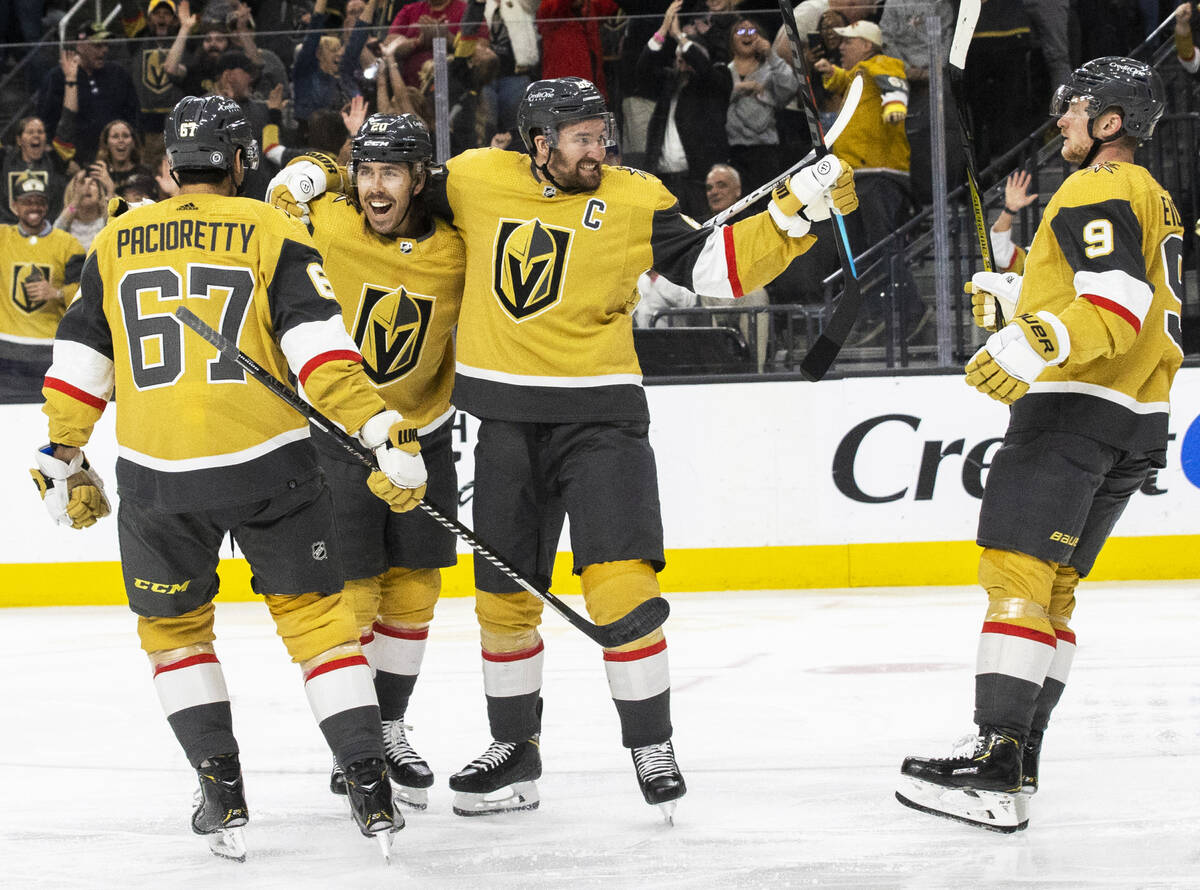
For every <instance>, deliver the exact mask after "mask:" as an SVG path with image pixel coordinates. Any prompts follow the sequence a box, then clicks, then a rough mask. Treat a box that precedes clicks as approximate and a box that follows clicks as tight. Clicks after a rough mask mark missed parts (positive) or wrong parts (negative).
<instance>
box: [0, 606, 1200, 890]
mask: <svg viewBox="0 0 1200 890" xmlns="http://www.w3.org/2000/svg"><path fill="white" fill-rule="evenodd" d="M571 599H572V604H573V605H575V606H577V607H580V608H582V603H580V602H579V601H577V600H575V599H573V598H571ZM671 604H672V607H673V610H674V611H673V615H672V618H671V620H670V622H669V624H668V639H669V643H670V650H669V651H670V657H671V667H672V672H673V676H674V693H673V704H674V722H675V742H676V750H677V753H678V757H679V761H680V764H681V766H682V768H683V771H684V774H685V776H686V778H687V782H688V787H689V793H688V795H687V797H686V798H684V800H683V801H682V802H681V803H680V806H679V809H678V811H677V813H676V824H675V827H674V828H668V827H666V826H665V825H664V824H663V823H662V822H661V820H660V818H659V815H658V812H657V811H656V810H654V809H652V808H650V807H648V806H646V805H645V804H644V803H643V802H642V800H641V796H640V794H639V793H638V790H637V787H636V784H635V781H634V778H633V772H632V767H631V765H630V762H629V755H628V753H627V752H626V751H625V750H624V749H622V748H621V747H620V745H619V732H618V727H617V720H616V716H615V712H614V710H613V707H612V704H611V701H610V700H609V698H608V691H607V687H606V684H605V681H604V673H603V669H602V667H601V661H600V652H599V650H598V649H597V648H596V647H595V646H594V645H593V644H592V643H591V642H589V641H588V640H587V639H586V638H584V637H583V636H582V635H580V634H579V633H577V632H576V631H574V630H573V629H571V628H570V627H568V626H567V625H566V624H565V623H564V622H562V621H561V620H560V619H559V618H558V616H556V615H554V614H552V613H550V612H549V611H548V612H547V614H546V617H545V624H544V626H543V631H544V636H545V639H546V649H547V654H546V683H545V690H544V695H545V700H546V709H545V724H544V732H543V736H542V751H543V762H544V766H545V776H544V778H543V779H542V781H541V782H540V783H539V785H540V789H541V794H542V806H541V809H540V810H538V811H536V812H533V813H521V814H510V815H505V816H499V817H493V818H476V819H463V818H459V817H456V816H454V815H452V814H451V812H450V799H451V792H450V791H449V790H448V789H447V788H446V785H445V781H446V778H447V777H448V776H449V774H450V773H452V772H453V771H454V770H456V769H458V768H459V767H461V766H462V765H463V764H464V763H466V762H467V761H468V760H469V759H471V758H472V757H473V756H475V755H476V754H478V753H479V752H480V751H481V750H482V749H483V747H484V745H485V743H486V742H487V740H488V734H487V731H486V724H485V717H484V707H483V697H482V689H481V680H480V674H479V650H478V643H477V637H476V630H475V626H474V617H473V614H472V612H471V603H470V602H469V601H468V600H464V599H450V600H445V601H443V602H442V603H441V604H440V605H439V607H438V615H437V618H436V619H435V623H434V627H433V632H432V634H431V637H430V644H429V649H428V654H427V658H426V663H425V670H424V673H423V674H422V677H421V681H420V684H419V685H418V687H417V692H416V695H415V698H414V701H413V704H412V707H411V708H410V713H409V718H410V722H411V723H413V724H414V725H415V730H414V731H413V733H412V734H411V735H410V738H411V739H412V740H413V742H414V744H415V746H416V747H417V749H418V750H419V751H420V752H421V753H422V754H424V755H425V756H426V758H427V759H428V760H429V762H430V765H431V766H432V767H433V769H434V771H435V772H436V774H437V778H438V784H437V786H436V787H435V788H434V789H433V790H432V793H431V805H430V809H429V810H428V811H426V812H425V813H415V814H411V815H409V817H408V827H407V828H406V829H405V830H404V831H403V832H402V833H401V834H400V835H399V837H398V840H397V850H398V851H399V859H400V862H399V863H397V864H394V865H392V866H391V867H390V869H389V868H388V867H386V866H385V865H384V864H383V862H382V860H381V858H380V856H379V853H378V851H377V849H376V847H375V845H374V844H373V843H371V842H370V841H368V840H366V839H364V838H362V837H361V836H359V835H358V833H357V831H356V829H355V828H354V827H353V825H352V823H351V821H350V817H349V815H348V813H347V811H346V809H345V804H344V803H343V801H342V800H341V799H340V798H335V797H333V796H332V795H330V794H329V793H328V791H327V785H326V783H327V779H328V755H327V753H326V751H325V749H324V745H323V743H322V741H321V738H320V735H319V733H318V731H317V729H316V727H315V725H314V723H313V720H312V718H311V716H310V714H309V712H308V707H307V703H306V701H305V698H304V694H303V691H302V687H301V683H300V678H299V676H298V674H297V669H296V668H295V667H294V666H293V665H291V664H290V663H289V661H288V659H287V656H286V654H285V653H284V651H283V646H282V644H281V643H280V642H279V640H278V639H277V638H276V637H275V636H274V632H273V628H272V626H271V623H270V620H269V618H268V616H267V612H266V609H265V607H263V606H262V604H260V603H243V604H232V605H229V604H227V605H222V606H221V607H219V608H218V614H217V631H218V641H217V647H218V649H217V651H218V655H219V656H220V658H221V660H222V663H223V664H224V666H225V672H226V677H227V679H228V684H229V689H230V692H231V695H232V698H233V708H234V721H235V728H236V730H237V732H238V736H239V739H240V741H241V746H242V763H243V767H244V770H245V775H246V784H247V797H248V800H249V804H250V810H251V822H250V825H249V826H248V827H247V828H246V842H247V846H248V847H249V851H250V852H249V858H248V860H247V862H246V863H245V864H243V865H238V864H236V863H231V862H226V861H221V860H218V859H216V858H214V857H213V856H212V855H211V854H210V853H209V852H208V849H207V847H206V845H205V842H204V840H203V839H201V838H198V837H196V836H194V835H193V834H192V833H191V831H190V828H189V822H188V818H189V814H190V810H191V795H192V789H193V786H194V783H195V776H194V773H193V772H192V770H191V769H190V768H189V767H188V766H187V764H186V762H185V761H184V758H183V755H182V753H181V752H180V750H179V748H178V746H177V744H176V742H175V740H174V737H173V736H172V735H171V734H170V732H169V729H168V727H167V724H166V721H165V720H164V719H163V717H162V714H161V713H160V711H159V708H158V702H157V699H156V697H155V694H154V690H153V687H152V685H151V681H150V674H149V670H148V667H147V664H146V660H145V657H144V656H143V655H142V653H141V652H140V650H139V649H138V647H137V641H136V638H135V634H134V619H133V616H132V615H131V614H130V613H129V612H127V611H126V610H124V609H120V608H99V607H98V608H57V609H10V610H5V611H0V677H3V686H2V691H3V701H4V706H5V707H4V710H5V717H4V720H3V727H2V729H0V789H3V791H2V794H3V806H0V886H3V887H5V888H13V890H16V888H27V887H39V888H40V887H72V888H75V887H78V888H107V887H120V888H122V890H134V888H141V887H155V888H159V887H167V888H172V890H175V888H179V890H182V888H193V887H194V888H201V887H202V888H206V890H207V888H225V887H229V888H232V887H250V888H272V887H278V888H342V887H345V888H375V887H396V888H404V887H408V888H442V887H463V888H493V887H495V888H509V887H512V888H516V887H522V888H524V887H570V888H590V887H596V888H600V887H603V888H605V890H610V888H624V887H638V888H652V890H658V888H676V887H736V888H741V887H762V888H778V887H843V888H846V887H855V888H858V887H862V888H900V887H904V888H951V887H954V888H974V887H983V886H997V887H1047V888H1051V887H1052V888H1067V887H1113V888H1135V887H1137V888H1150V887H1200V645H1197V641H1196V636H1197V630H1198V628H1200V621H1198V616H1200V586H1198V585H1197V584H1196V583H1194V582H1178V583H1155V584H1133V583H1123V584H1092V585H1088V584H1085V585H1084V587H1083V588H1082V590H1081V593H1080V596H1079V608H1078V610H1077V615H1076V620H1075V622H1074V627H1075V630H1076V631H1077V633H1078V637H1079V655H1078V658H1077V660H1076V663H1075V669H1074V673H1073V675H1072V680H1071V683H1070V684H1069V685H1068V688H1067V693H1066V696H1065V698H1064V700H1063V702H1062V704H1061V705H1060V707H1059V708H1058V711H1057V713H1056V714H1055V719H1054V721H1053V723H1052V725H1051V730H1050V732H1049V733H1048V735H1047V740H1046V746H1045V753H1044V755H1043V758H1042V770H1041V779H1042V790H1041V792H1040V793H1039V794H1038V796H1037V797H1036V798H1035V800H1034V801H1033V807H1032V815H1031V822H1030V827H1029V829H1028V830H1027V831H1025V832H1021V833H1019V834H1015V835H999V834H993V833H990V832H985V831H980V830H976V829H972V828H970V827H966V826H960V825H957V824H954V823H951V822H947V821H943V820H938V819H933V818H930V817H927V816H923V815H921V814H918V813H915V812H912V811H910V810H907V809H905V808H903V807H901V806H900V805H899V804H897V803H896V802H895V800H894V799H893V797H892V792H893V787H894V784H893V783H894V781H895V779H896V777H897V774H898V767H899V765H900V760H901V758H902V757H903V756H904V755H905V754H906V753H910V752H923V753H941V752H945V751H948V746H949V744H950V743H951V742H952V741H953V740H954V738H955V737H956V736H958V735H960V734H962V733H963V732H965V731H967V730H969V729H970V728H971V725H970V718H971V697H972V669H973V662H974V649H975V641H976V633H977V631H978V628H979V624H980V621H981V620H982V609H983V594H982V593H981V592H980V591H978V590H976V589H974V588H908V589H893V590H878V589H875V590H856V591H824V592H819V593H810V592H796V591H788V592H774V593H759V592H756V593H721V594H683V595H676V596H673V597H671Z"/></svg>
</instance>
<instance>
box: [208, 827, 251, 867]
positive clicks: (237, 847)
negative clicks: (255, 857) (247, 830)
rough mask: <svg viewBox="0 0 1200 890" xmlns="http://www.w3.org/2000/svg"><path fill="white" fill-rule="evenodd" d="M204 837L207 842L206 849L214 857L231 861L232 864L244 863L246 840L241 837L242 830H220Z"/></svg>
mask: <svg viewBox="0 0 1200 890" xmlns="http://www.w3.org/2000/svg"><path fill="white" fill-rule="evenodd" d="M205 837H206V838H207V840H208V849H210V850H211V851H212V853H213V855H214V856H220V857H221V858H222V859H232V860H233V861H234V862H245V861H246V839H245V837H244V836H243V835H242V829H240V828H222V829H221V830H220V831H215V832H213V833H212V834H209V835H205Z"/></svg>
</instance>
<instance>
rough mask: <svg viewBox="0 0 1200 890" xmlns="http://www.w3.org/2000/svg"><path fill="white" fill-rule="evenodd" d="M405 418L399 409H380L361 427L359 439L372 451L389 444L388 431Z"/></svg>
mask: <svg viewBox="0 0 1200 890" xmlns="http://www.w3.org/2000/svg"><path fill="white" fill-rule="evenodd" d="M402 420H404V418H403V417H402V416H401V414H400V412H399V411H391V410H388V411H380V412H379V413H378V414H376V415H375V416H374V417H372V418H370V419H369V420H368V421H367V422H366V423H364V424H363V425H362V427H360V428H359V431H358V441H360V442H362V443H363V444H364V445H366V446H367V447H368V448H370V449H371V450H372V451H374V450H375V449H376V448H380V447H382V446H385V445H387V444H388V433H389V432H390V431H391V429H392V427H393V426H394V425H395V424H397V423H400V422H401V421H402Z"/></svg>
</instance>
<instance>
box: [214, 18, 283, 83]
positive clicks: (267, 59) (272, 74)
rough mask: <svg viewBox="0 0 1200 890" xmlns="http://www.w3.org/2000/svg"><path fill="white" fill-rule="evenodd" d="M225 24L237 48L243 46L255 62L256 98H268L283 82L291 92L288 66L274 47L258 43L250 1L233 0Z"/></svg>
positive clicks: (247, 54) (242, 48) (241, 48)
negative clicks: (272, 48) (262, 45)
mask: <svg viewBox="0 0 1200 890" xmlns="http://www.w3.org/2000/svg"><path fill="white" fill-rule="evenodd" d="M225 26H226V27H227V28H228V29H229V33H230V35H231V37H232V41H231V43H232V45H233V46H234V48H235V49H240V50H241V51H242V52H243V53H244V54H245V55H246V57H247V58H249V59H250V61H251V62H252V63H253V64H254V70H255V71H257V72H258V76H257V79H256V80H255V82H254V96H255V98H257V99H261V100H263V101H266V98H267V96H269V95H270V94H271V90H273V89H275V87H276V86H278V85H279V84H283V87H284V92H285V93H287V92H289V91H290V87H291V77H290V76H289V75H288V68H287V66H286V65H285V64H283V60H282V59H280V58H279V56H278V55H277V54H276V53H274V52H273V51H272V50H269V49H266V48H263V47H260V46H259V45H258V41H257V39H256V37H255V28H256V25H255V22H254V14H253V12H251V10H250V4H248V3H245V2H242V0H231V2H230V4H229V14H228V15H227V16H226V18H225Z"/></svg>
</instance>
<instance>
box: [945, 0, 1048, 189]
mask: <svg viewBox="0 0 1200 890" xmlns="http://www.w3.org/2000/svg"><path fill="white" fill-rule="evenodd" d="M1030 33H1031V23H1030V19H1029V16H1028V14H1027V13H1026V12H1025V7H1024V6H1023V5H1022V3H1021V0H989V2H987V3H985V4H983V7H982V9H981V11H980V13H979V20H978V22H977V23H976V25H975V35H974V37H972V38H971V47H970V50H969V51H968V52H967V67H966V73H965V81H966V83H965V86H966V100H967V104H968V105H969V106H970V108H971V116H972V121H973V124H974V142H975V161H976V164H977V166H978V169H980V170H982V169H984V168H985V167H987V165H988V164H989V163H990V162H991V160H992V159H993V158H996V157H999V156H1000V155H1002V154H1003V153H1004V152H1005V151H1007V150H1008V149H1009V148H1011V147H1012V146H1014V145H1016V144H1017V142H1018V141H1020V140H1021V139H1022V138H1023V137H1024V136H1026V135H1028V133H1029V131H1030V129H1031V128H1032V126H1031V125H1032V124H1033V123H1034V119H1033V118H1031V116H1030V110H1031V109H1034V108H1036V109H1037V111H1038V112H1040V114H1039V115H1038V117H1037V122H1039V123H1040V122H1041V120H1042V119H1044V117H1045V111H1044V109H1045V107H1046V99H1048V98H1049V97H1043V99H1042V100H1039V101H1037V102H1036V103H1035V102H1034V99H1033V94H1032V83H1031V81H1030V73H1029V72H1030ZM1067 74H1068V75H1069V74H1070V71H1069V70H1068V71H1067ZM1068 79H1069V78H1064V79H1063V80H1061V81H1055V83H1066V82H1067V80H1068Z"/></svg>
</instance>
